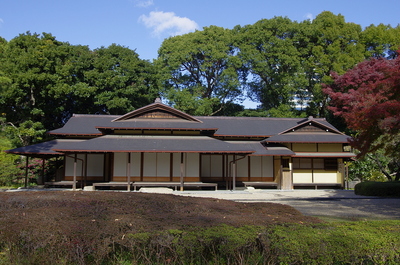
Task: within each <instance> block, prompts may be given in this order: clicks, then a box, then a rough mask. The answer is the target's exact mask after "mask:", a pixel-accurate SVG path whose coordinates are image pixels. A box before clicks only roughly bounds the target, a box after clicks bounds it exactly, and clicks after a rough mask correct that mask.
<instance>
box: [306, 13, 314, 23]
mask: <svg viewBox="0 0 400 265" xmlns="http://www.w3.org/2000/svg"><path fill="white" fill-rule="evenodd" d="M304 17H305V18H306V19H309V20H310V21H313V20H314V16H313V14H311V13H307V14H305V15H304Z"/></svg>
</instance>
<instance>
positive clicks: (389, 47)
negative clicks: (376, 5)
mask: <svg viewBox="0 0 400 265" xmlns="http://www.w3.org/2000/svg"><path fill="white" fill-rule="evenodd" d="M360 38H361V41H362V43H363V44H364V46H365V52H366V57H367V58H369V57H376V58H379V57H384V58H388V59H393V58H395V57H396V56H397V53H396V51H397V50H398V49H400V25H398V26H397V27H395V28H393V27H392V26H391V25H384V24H379V25H378V26H375V25H370V26H368V27H366V28H365V29H364V30H363V31H362V32H361V34H360Z"/></svg>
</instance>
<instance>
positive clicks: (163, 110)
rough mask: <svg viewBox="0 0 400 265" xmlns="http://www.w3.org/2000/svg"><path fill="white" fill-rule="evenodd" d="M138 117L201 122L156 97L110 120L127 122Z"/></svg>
mask: <svg viewBox="0 0 400 265" xmlns="http://www.w3.org/2000/svg"><path fill="white" fill-rule="evenodd" d="M138 119H178V120H186V121H193V122H199V123H202V121H201V120H199V119H196V118H195V117H193V116H190V115H188V114H186V113H184V112H182V111H180V110H177V109H174V108H172V107H170V106H168V105H165V104H163V103H162V102H161V99H160V98H157V99H156V100H155V102H154V103H153V104H150V105H147V106H144V107H142V108H139V109H137V110H134V111H131V112H129V113H127V114H125V115H122V116H120V117H118V118H116V119H114V120H112V122H118V121H125V122H127V121H133V120H138Z"/></svg>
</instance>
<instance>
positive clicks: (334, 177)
mask: <svg viewBox="0 0 400 265" xmlns="http://www.w3.org/2000/svg"><path fill="white" fill-rule="evenodd" d="M314 182H315V183H341V181H340V175H339V174H338V172H336V171H324V170H314Z"/></svg>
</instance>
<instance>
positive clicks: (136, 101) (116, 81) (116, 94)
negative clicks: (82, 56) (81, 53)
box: [84, 44, 159, 114]
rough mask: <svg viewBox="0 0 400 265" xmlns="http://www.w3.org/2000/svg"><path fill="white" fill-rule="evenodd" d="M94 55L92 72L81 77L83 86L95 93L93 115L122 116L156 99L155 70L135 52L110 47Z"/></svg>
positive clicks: (113, 46)
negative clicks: (83, 80) (83, 78)
mask: <svg viewBox="0 0 400 265" xmlns="http://www.w3.org/2000/svg"><path fill="white" fill-rule="evenodd" d="M93 53H94V56H93V57H94V58H93V64H92V69H91V70H89V71H86V72H85V73H84V74H85V84H86V85H87V86H88V87H90V88H91V90H90V91H93V92H94V93H92V96H93V98H94V102H93V103H94V104H93V106H94V110H93V111H95V112H97V113H111V114H125V113H126V112H127V111H131V110H134V109H136V108H139V107H143V106H144V105H147V104H150V103H152V102H154V99H155V98H156V97H158V96H159V89H158V79H157V78H158V75H157V72H156V69H155V68H154V67H153V65H152V64H151V63H150V62H149V61H146V60H142V59H140V58H139V55H138V54H137V53H136V52H135V51H133V50H130V49H129V48H126V47H123V46H120V45H116V44H112V45H110V46H109V47H107V48H105V47H101V48H99V49H96V50H94V52H93Z"/></svg>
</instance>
